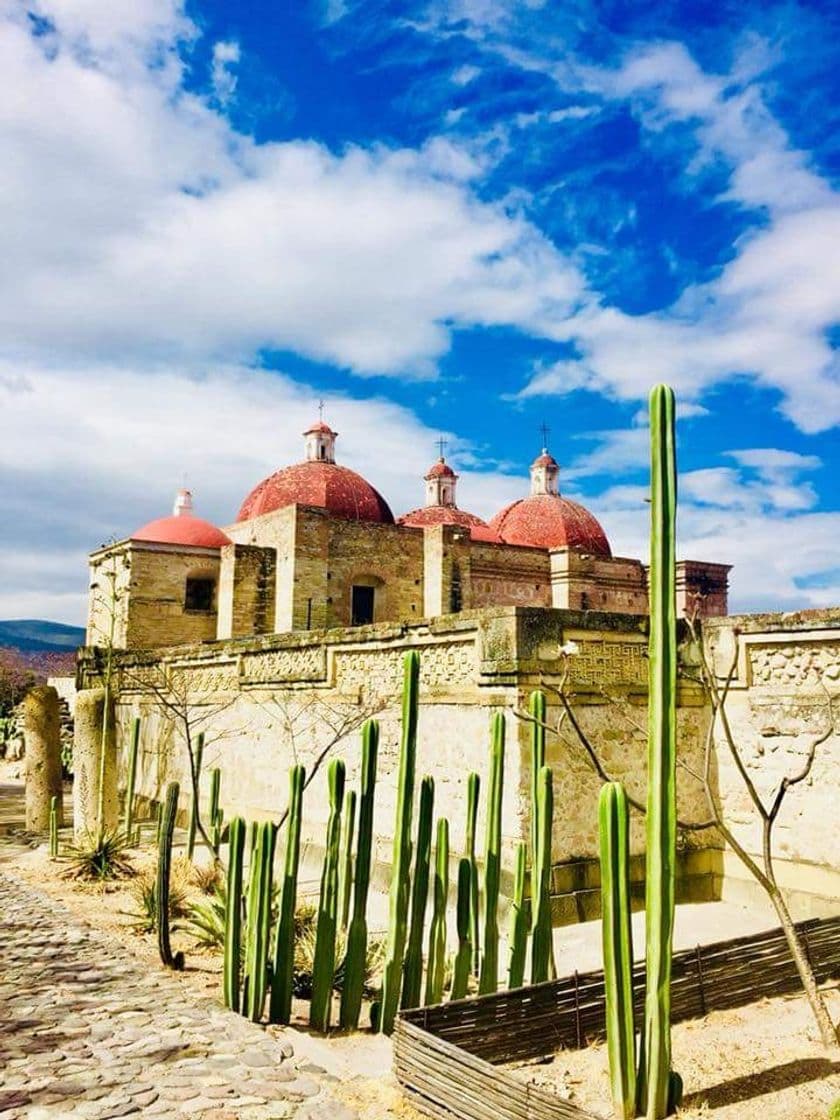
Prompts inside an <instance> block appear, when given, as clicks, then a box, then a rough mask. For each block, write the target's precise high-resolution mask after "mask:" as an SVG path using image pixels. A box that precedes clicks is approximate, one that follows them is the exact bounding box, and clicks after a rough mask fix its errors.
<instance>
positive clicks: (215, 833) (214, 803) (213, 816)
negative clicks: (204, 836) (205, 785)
mask: <svg viewBox="0 0 840 1120" xmlns="http://www.w3.org/2000/svg"><path fill="white" fill-rule="evenodd" d="M221 785H222V772H221V770H220V769H219V768H218V766H215V767H213V769H212V770H211V771H210V830H211V832H210V836H211V840H212V842H213V852H214V854H215V855H217V856H218V854H219V849H220V848H221V846H222V818H223V816H224V814H223V813H222V810H221V809H220V808H219V793H220V790H221Z"/></svg>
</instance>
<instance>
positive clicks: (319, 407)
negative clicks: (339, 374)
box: [318, 399, 325, 421]
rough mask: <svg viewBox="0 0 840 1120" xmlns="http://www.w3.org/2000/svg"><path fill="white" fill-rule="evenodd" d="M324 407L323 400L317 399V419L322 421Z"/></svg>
mask: <svg viewBox="0 0 840 1120" xmlns="http://www.w3.org/2000/svg"><path fill="white" fill-rule="evenodd" d="M324 408H325V405H324V401H323V399H322V400H320V401H318V419H319V420H321V421H323V419H324Z"/></svg>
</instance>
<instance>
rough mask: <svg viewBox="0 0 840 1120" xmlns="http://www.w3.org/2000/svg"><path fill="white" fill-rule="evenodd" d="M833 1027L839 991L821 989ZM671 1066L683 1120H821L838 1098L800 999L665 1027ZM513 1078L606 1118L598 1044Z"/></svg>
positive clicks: (838, 1085) (839, 1011) (835, 1061)
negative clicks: (681, 1088) (677, 1077)
mask: <svg viewBox="0 0 840 1120" xmlns="http://www.w3.org/2000/svg"><path fill="white" fill-rule="evenodd" d="M826 994H827V997H828V1000H829V1008H830V1010H831V1012H832V1015H833V1018H834V1020H835V1022H836V1021H837V1019H838V1018H839V1017H840V989H838V987H836V986H835V987H834V988H833V989H832V990H830V991H828V992H827V993H826ZM672 1047H673V1068H674V1069H676V1070H679V1072H680V1073H681V1074H682V1077H683V1080H684V1083H685V1096H684V1100H683V1106H682V1108H681V1109H680V1110H679V1112H678V1114H677V1115H678V1116H680V1117H682V1118H683V1120H695V1118H696V1120H701V1118H704V1120H706V1118H708V1120H711V1118H712V1117H714V1120H827V1117H828V1110H829V1108H830V1106H831V1105H832V1103H833V1102H834V1101H835V1100H837V1099H840V1059H839V1058H838V1055H836V1054H830V1053H828V1052H827V1051H826V1050H824V1049H823V1047H822V1046H821V1045H820V1041H819V1035H818V1033H817V1030H816V1027H815V1025H814V1022H813V1018H812V1016H811V1013H810V1010H809V1008H808V1004H807V1002H806V1000H805V998H804V996H795V997H793V996H784V997H779V998H776V999H765V1000H761V1001H760V1002H759V1003H754V1004H750V1005H749V1006H748V1007H741V1008H737V1009H735V1010H732V1011H715V1012H712V1013H711V1014H710V1015H707V1016H706V1018H705V1019H694V1020H691V1021H689V1022H686V1023H678V1024H676V1026H674V1027H673V1029H672ZM512 1069H513V1072H514V1074H515V1076H516V1077H517V1078H520V1079H522V1080H523V1081H527V1082H529V1083H531V1084H533V1085H538V1086H540V1087H542V1088H546V1089H549V1090H551V1091H552V1092H556V1093H558V1094H559V1095H561V1096H563V1097H564V1098H565V1099H566V1100H569V1101H572V1102H573V1103H574V1104H577V1105H579V1106H580V1107H581V1108H583V1109H585V1110H587V1111H589V1112H593V1113H595V1114H600V1115H601V1116H609V1115H610V1086H609V1074H608V1065H607V1053H606V1047H605V1046H604V1045H597V1046H590V1047H588V1048H587V1049H585V1050H563V1051H561V1052H560V1053H559V1054H557V1055H556V1056H555V1058H554V1059H553V1060H552V1061H550V1062H549V1063H547V1064H522V1065H519V1066H515V1067H512Z"/></svg>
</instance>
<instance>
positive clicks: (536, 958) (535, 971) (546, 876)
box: [531, 766, 554, 984]
mask: <svg viewBox="0 0 840 1120" xmlns="http://www.w3.org/2000/svg"><path fill="white" fill-rule="evenodd" d="M536 816H537V823H538V828H537V837H536V841H537V844H536V861H535V864H534V869H533V875H532V880H531V919H532V931H531V932H532V937H531V983H532V984H540V983H542V981H543V980H548V978H549V971H550V968H551V943H552V926H551V830H552V824H553V816H554V790H553V786H552V776H551V769H550V768H549V767H548V766H543V767H542V769H541V770H540V772H539V775H538V781H537V814H536Z"/></svg>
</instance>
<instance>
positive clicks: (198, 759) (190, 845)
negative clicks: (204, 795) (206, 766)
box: [187, 731, 204, 859]
mask: <svg viewBox="0 0 840 1120" xmlns="http://www.w3.org/2000/svg"><path fill="white" fill-rule="evenodd" d="M194 753H195V758H194V759H191V760H190V765H191V766H193V767H194V771H193V778H192V782H191V783H190V819H189V824H188V826H187V859H192V858H193V853H194V852H195V830H196V828H197V826H198V814H199V813H200V812H201V806H200V804H199V799H198V791H199V787H200V783H201V763H202V761H203V759H204V732H203V731H199V733H198V735H197V736H196V740H195V751H194Z"/></svg>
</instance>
